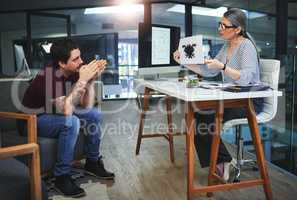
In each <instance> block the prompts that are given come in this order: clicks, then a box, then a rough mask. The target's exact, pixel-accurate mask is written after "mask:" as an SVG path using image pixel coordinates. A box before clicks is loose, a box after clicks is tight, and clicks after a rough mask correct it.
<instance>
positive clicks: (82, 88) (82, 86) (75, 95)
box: [67, 81, 87, 106]
mask: <svg viewBox="0 0 297 200" xmlns="http://www.w3.org/2000/svg"><path fill="white" fill-rule="evenodd" d="M86 85H87V83H86V82H82V81H78V82H76V84H75V86H74V87H73V89H72V91H71V93H70V94H69V95H68V97H67V98H69V99H70V102H71V104H72V105H73V106H76V105H78V104H79V103H80V98H81V97H82V95H83V94H84V93H85V92H86Z"/></svg>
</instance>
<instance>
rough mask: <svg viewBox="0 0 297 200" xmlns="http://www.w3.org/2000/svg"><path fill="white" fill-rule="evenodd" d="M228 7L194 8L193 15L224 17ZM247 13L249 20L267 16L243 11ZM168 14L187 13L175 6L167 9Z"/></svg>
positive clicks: (182, 8) (182, 7) (180, 6)
mask: <svg viewBox="0 0 297 200" xmlns="http://www.w3.org/2000/svg"><path fill="white" fill-rule="evenodd" d="M227 10H228V9H227V7H224V6H222V7H218V8H206V7H199V6H193V7H192V14H193V15H203V16H210V17H222V16H223V14H224V13H225V12H226V11H227ZM242 11H243V12H245V14H246V15H247V17H248V18H249V19H255V18H259V17H264V16H266V14H263V13H259V12H251V11H250V12H249V11H246V10H242ZM167 12H177V13H185V7H184V6H183V5H174V6H172V7H171V8H169V9H167Z"/></svg>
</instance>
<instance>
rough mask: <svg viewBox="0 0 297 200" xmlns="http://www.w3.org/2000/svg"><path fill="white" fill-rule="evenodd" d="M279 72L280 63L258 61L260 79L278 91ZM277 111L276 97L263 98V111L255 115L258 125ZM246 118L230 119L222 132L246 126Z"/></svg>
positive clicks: (265, 60)
mask: <svg viewBox="0 0 297 200" xmlns="http://www.w3.org/2000/svg"><path fill="white" fill-rule="evenodd" d="M279 71H280V61H279V60H273V59H260V79H261V81H262V82H263V83H265V84H267V85H269V86H270V87H271V88H272V89H273V90H276V91H277V90H278V80H279ZM276 111H277V96H276V95H275V96H272V97H267V98H264V108H263V111H262V112H260V113H259V114H257V121H258V122H259V123H266V122H268V121H270V120H272V119H273V118H274V117H275V115H276ZM247 123H248V121H247V119H246V118H242V119H232V120H229V121H227V122H225V123H224V126H223V130H224V131H225V130H228V129H230V128H231V127H233V126H236V125H242V124H247Z"/></svg>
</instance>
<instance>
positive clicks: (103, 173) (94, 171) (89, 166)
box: [85, 159, 115, 180]
mask: <svg viewBox="0 0 297 200" xmlns="http://www.w3.org/2000/svg"><path fill="white" fill-rule="evenodd" d="M85 170H86V173H87V174H90V175H92V176H96V177H97V178H99V179H103V180H113V179H114V177H115V175H114V173H112V172H109V171H107V170H106V169H105V168H104V163H103V160H102V159H99V160H98V161H97V162H96V161H90V160H88V159H87V160H86V164H85Z"/></svg>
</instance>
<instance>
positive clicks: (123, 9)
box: [84, 4, 143, 15]
mask: <svg viewBox="0 0 297 200" xmlns="http://www.w3.org/2000/svg"><path fill="white" fill-rule="evenodd" d="M141 11H142V12H143V5H142V4H123V5H119V6H107V7H96V8H86V9H85V12H84V14H85V15H89V14H126V13H135V12H141Z"/></svg>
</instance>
